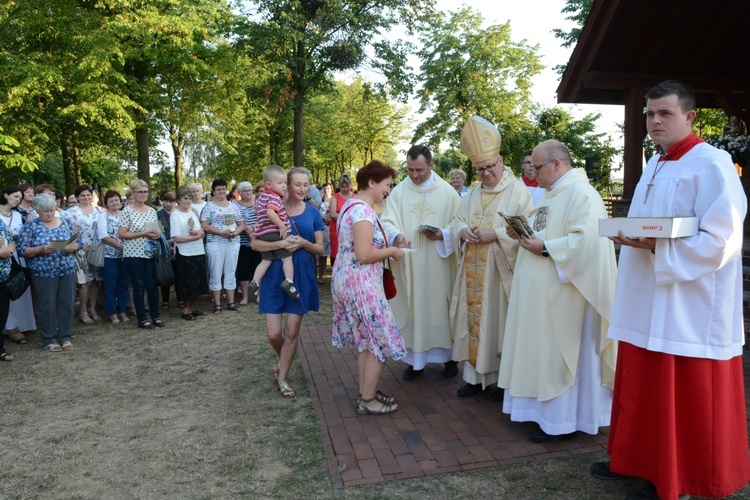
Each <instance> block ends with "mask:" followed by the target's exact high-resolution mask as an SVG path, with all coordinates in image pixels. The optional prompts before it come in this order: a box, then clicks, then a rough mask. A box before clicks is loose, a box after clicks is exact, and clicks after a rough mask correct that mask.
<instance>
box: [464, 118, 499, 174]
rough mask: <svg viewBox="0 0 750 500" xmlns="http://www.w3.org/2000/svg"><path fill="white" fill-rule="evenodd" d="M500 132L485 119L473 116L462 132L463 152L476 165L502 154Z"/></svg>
mask: <svg viewBox="0 0 750 500" xmlns="http://www.w3.org/2000/svg"><path fill="white" fill-rule="evenodd" d="M500 142H501V138H500V132H498V130H497V128H495V126H494V125H493V124H491V123H490V122H488V121H487V120H485V119H484V118H481V117H479V116H476V115H474V116H472V117H471V118H469V120H468V121H467V122H466V125H464V128H463V130H462V131H461V151H463V152H464V154H465V155H466V156H468V157H469V160H471V163H472V164H474V165H476V164H477V163H481V162H483V161H485V160H489V159H491V158H494V157H495V156H497V155H498V154H499V153H500Z"/></svg>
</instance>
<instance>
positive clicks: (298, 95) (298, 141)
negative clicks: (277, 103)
mask: <svg viewBox="0 0 750 500" xmlns="http://www.w3.org/2000/svg"><path fill="white" fill-rule="evenodd" d="M297 64H298V65H299V67H297V68H296V71H292V80H293V83H294V140H293V141H292V151H293V152H294V166H295V167H304V166H305V115H304V109H305V95H306V94H307V88H306V86H305V84H304V81H305V66H304V65H305V45H304V44H303V43H302V42H298V43H297Z"/></svg>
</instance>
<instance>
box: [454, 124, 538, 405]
mask: <svg viewBox="0 0 750 500" xmlns="http://www.w3.org/2000/svg"><path fill="white" fill-rule="evenodd" d="M500 142H501V138H500V132H498V131H497V128H495V126H494V125H492V124H491V123H490V122H488V121H487V120H485V119H484V118H481V117H479V116H472V117H471V118H469V120H468V121H467V122H466V124H465V125H464V128H463V131H462V133H461V149H462V150H463V152H464V154H466V156H468V157H469V160H470V161H471V163H472V165H473V167H474V170H475V172H476V173H477V177H478V178H479V182H477V183H475V184H474V185H473V186H472V188H471V190H470V191H469V193H468V194H467V195H466V196H465V197H464V198H463V199H462V200H461V207H460V208H459V210H458V213H457V214H456V217H455V218H454V219H453V222H452V223H451V225H450V231H451V235H452V237H453V241H454V244H455V246H456V248H457V251H458V256H459V260H460V266H459V270H458V278H457V280H456V285H455V287H454V288H453V298H452V299H451V309H450V312H451V315H450V324H451V329H452V331H453V342H454V345H453V359H454V360H456V361H460V362H463V377H464V381H465V382H466V384H465V385H464V386H463V387H461V388H460V389H459V390H458V396H459V397H469V396H473V395H475V394H477V393H479V392H481V391H482V390H484V389H486V388H487V387H488V386H491V385H494V384H495V383H496V382H497V370H498V367H499V365H500V359H499V357H498V356H499V354H498V353H499V351H500V347H501V345H502V339H503V331H504V329H505V328H504V327H505V319H506V315H507V313H508V299H509V297H510V289H511V282H512V279H513V268H514V267H515V264H516V254H517V252H518V245H517V244H516V242H515V241H514V240H513V239H512V238H510V237H508V235H507V234H506V231H505V222H504V219H503V218H502V216H501V215H500V214H499V213H498V212H501V211H502V212H505V213H508V214H510V215H519V214H525V213H528V212H529V211H531V209H532V208H533V207H534V203H533V201H532V199H531V195H530V194H529V191H528V190H527V189H526V187H525V186H524V185H523V184H522V183H520V182H518V180H517V179H516V178H515V175H514V174H513V171H512V170H510V169H509V168H508V167H506V166H505V165H504V164H503V157H502V156H500V154H499V153H500ZM490 398H491V399H496V400H498V401H499V400H501V399H502V393H501V392H498V391H497V390H496V391H494V392H493V394H492V395H491V396H490Z"/></svg>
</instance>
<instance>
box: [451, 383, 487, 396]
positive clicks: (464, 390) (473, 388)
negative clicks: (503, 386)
mask: <svg viewBox="0 0 750 500" xmlns="http://www.w3.org/2000/svg"><path fill="white" fill-rule="evenodd" d="M480 392H482V384H466V385H465V386H463V387H461V388H460V389H459V390H458V393H457V394H458V397H459V398H469V397H471V396H476V395H477V394H479V393H480Z"/></svg>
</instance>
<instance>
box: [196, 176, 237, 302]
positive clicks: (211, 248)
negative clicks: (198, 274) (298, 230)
mask: <svg viewBox="0 0 750 500" xmlns="http://www.w3.org/2000/svg"><path fill="white" fill-rule="evenodd" d="M201 226H202V227H203V231H205V232H206V234H207V236H206V255H207V256H208V271H209V282H208V288H209V290H211V295H212V296H213V300H214V314H220V313H221V288H222V285H221V276H222V275H224V291H225V292H226V295H227V309H229V310H230V311H239V310H240V308H239V306H238V305H237V304H235V303H234V292H235V290H236V289H237V281H236V279H235V271H236V270H237V258H238V257H239V254H240V237H239V235H240V234H241V233H242V232H243V231H244V230H245V222H244V221H243V220H242V214H241V213H240V210H239V209H238V208H237V205H235V204H233V203H231V202H230V201H229V200H228V199H227V181H225V180H224V179H214V181H213V183H212V184H211V201H210V202H208V203H206V206H205V207H203V211H202V212H201Z"/></svg>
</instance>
